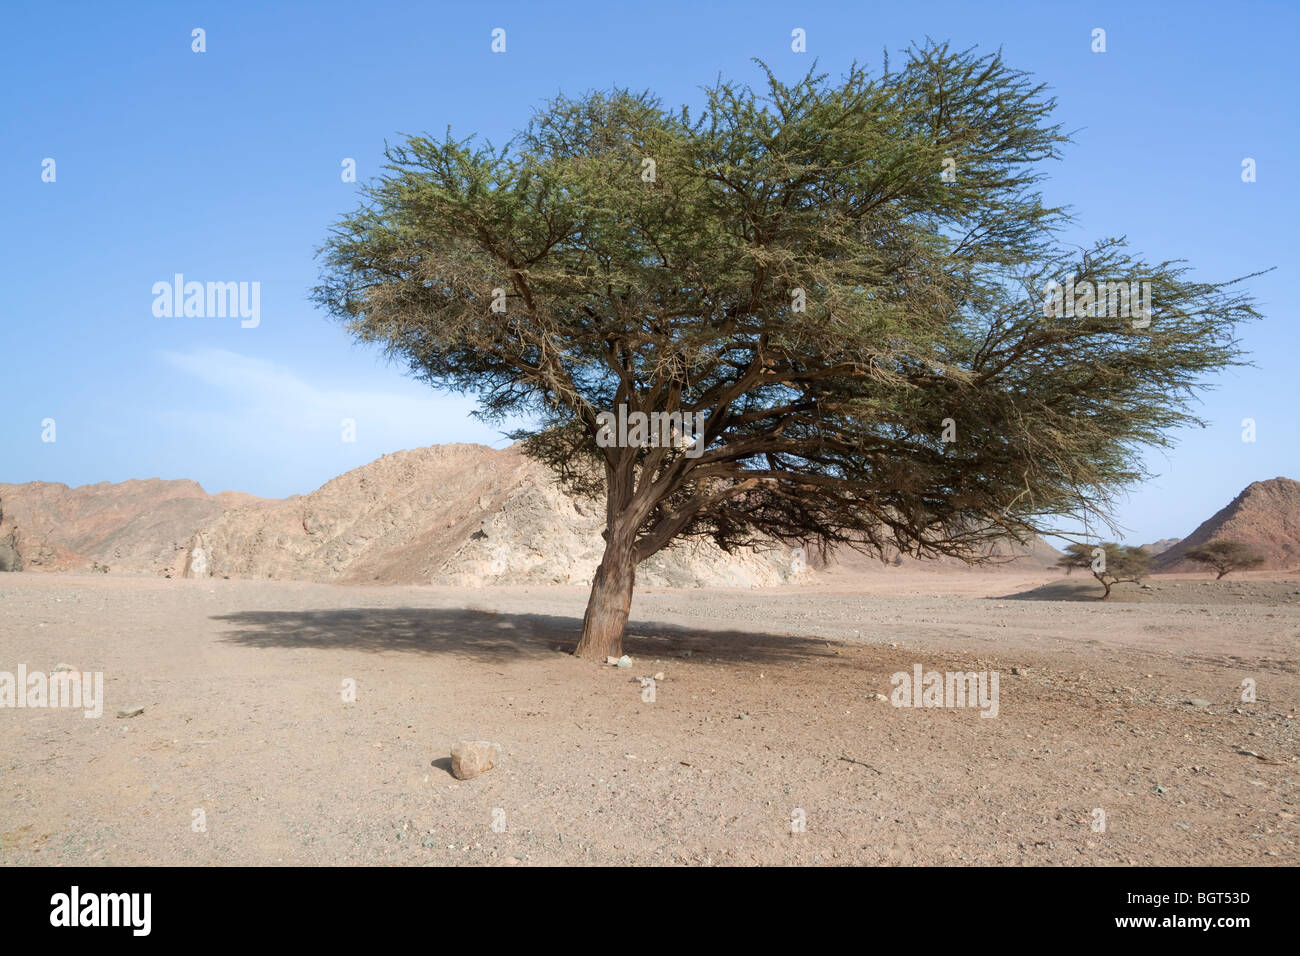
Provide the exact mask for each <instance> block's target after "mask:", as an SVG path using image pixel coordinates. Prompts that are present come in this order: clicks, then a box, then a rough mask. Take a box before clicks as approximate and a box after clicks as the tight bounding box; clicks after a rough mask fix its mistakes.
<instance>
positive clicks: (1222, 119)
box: [0, 0, 1300, 541]
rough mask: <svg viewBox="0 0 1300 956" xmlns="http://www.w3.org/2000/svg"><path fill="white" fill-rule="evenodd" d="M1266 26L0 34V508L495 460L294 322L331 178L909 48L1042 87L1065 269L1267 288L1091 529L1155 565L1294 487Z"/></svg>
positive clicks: (270, 491) (623, 16) (347, 200)
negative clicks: (626, 98) (0, 295)
mask: <svg viewBox="0 0 1300 956" xmlns="http://www.w3.org/2000/svg"><path fill="white" fill-rule="evenodd" d="M1297 26H1300V13H1298V12H1297V7H1296V5H1295V4H1294V3H1267V2H1253V3H1245V4H1233V5H1230V6H1229V5H1223V4H1208V3H1206V4H1200V3H1186V2H1169V3H1133V2H1127V3H1113V4H1112V3H1076V2H1054V3H1042V2H1038V3H1023V4H1021V3H998V4H992V3H990V4H981V3H972V2H960V3H924V2H918V0H888V2H880V3H867V2H855V3H842V4H835V3H826V4H817V3H808V4H805V3H755V4H739V3H735V4H724V3H716V4H710V3H698V2H696V3H688V2H682V3H678V2H667V0H665V2H656V3H653V4H648V3H644V4H643V3H638V4H616V3H612V2H609V0H606V2H602V3H574V4H561V3H555V4H537V3H495V4H493V3H475V4H468V3H466V4H434V3H421V4H417V3H383V2H366V3H353V2H349V3H311V4H306V3H303V4H285V3H279V4H275V3H253V2H247V3H244V2H228V3H207V4H203V3H195V4H186V3H166V4H162V3H159V4H147V3H127V4H111V5H110V4H99V3H94V4H92V3H86V4H66V3H65V4H60V3H8V4H6V5H5V7H4V9H3V11H2V12H0V131H2V134H0V142H2V143H3V149H0V188H2V189H3V197H2V198H3V209H4V212H5V219H6V222H5V228H4V230H3V235H4V237H5V238H4V243H5V249H4V256H3V259H2V260H0V261H3V263H4V270H5V280H6V281H5V283H4V288H5V293H6V295H5V303H4V308H3V313H0V315H2V316H3V318H2V319H0V321H2V322H3V335H2V336H0V342H2V343H3V368H4V370H5V395H4V400H3V402H0V481H10V482H23V481H33V480H44V481H60V482H65V483H67V484H69V485H79V484H85V483H89V482H97V481H121V480H124V479H127V478H148V477H162V478H193V479H195V480H197V481H199V482H200V483H202V484H203V486H204V487H205V488H207V489H208V490H209V491H218V490H223V489H227V488H232V489H237V490H241V491H248V492H252V493H255V494H260V495H267V496H277V497H278V496H283V495H288V494H295V493H305V492H308V491H311V490H312V489H314V488H316V487H318V486H319V485H321V484H322V483H324V482H325V481H327V480H329V479H330V478H332V477H334V476H335V475H338V474H340V473H342V472H343V471H346V470H348V469H350V468H354V467H357V466H358V465H361V464H364V463H365V462H367V461H370V460H372V459H374V458H376V457H378V456H379V455H382V454H384V453H387V452H392V451H397V450H399V449H403V448H410V447H415V446H419V445H427V444H433V443H437V442H449V441H480V442H484V443H487V444H492V445H495V446H497V447H501V446H504V445H505V444H507V442H506V441H505V440H504V439H502V438H501V436H500V435H499V434H498V433H497V431H496V430H495V429H492V428H488V427H486V426H483V425H480V424H479V423H477V422H475V421H473V420H471V419H469V418H468V417H467V413H468V411H469V410H470V408H471V407H472V404H471V402H470V400H468V399H465V398H461V397H447V396H439V395H436V394H434V393H432V392H431V391H430V390H429V389H427V388H426V387H425V386H422V385H420V384H418V383H415V382H412V381H410V380H409V379H407V378H406V377H404V375H403V373H402V371H401V369H399V368H397V367H394V366H391V365H388V364H387V363H385V362H384V360H383V359H382V357H381V356H380V355H379V354H378V353H377V352H375V351H374V350H372V349H367V348H363V347H360V346H357V345H354V344H353V343H352V341H351V340H350V339H349V337H348V336H347V335H346V333H345V332H344V331H343V330H342V329H341V328H339V327H338V326H337V325H335V324H333V323H332V322H330V321H328V320H326V319H325V318H324V317H323V316H322V315H321V314H319V313H318V312H317V311H316V310H315V309H314V308H313V306H312V305H311V304H310V303H309V302H308V301H307V293H308V290H309V289H310V287H311V286H312V285H313V284H314V283H315V282H316V279H317V265H316V262H315V260H314V258H313V254H314V250H315V249H316V248H317V247H318V246H319V245H320V243H321V242H322V240H323V239H324V237H325V235H326V232H327V230H328V228H329V226H330V224H331V223H333V222H334V221H335V220H336V219H337V218H338V216H339V215H340V214H342V213H343V212H345V211H347V210H349V209H350V208H352V206H353V205H354V203H355V199H356V193H355V190H356V186H355V185H353V184H349V183H345V182H343V181H342V180H341V176H340V172H341V163H342V161H343V159H344V158H348V157H351V158H353V159H355V160H356V164H357V172H358V177H359V178H360V179H362V180H364V179H366V178H368V177H369V176H372V175H374V174H376V173H377V172H378V167H379V163H380V161H381V155H382V150H383V146H384V142H385V140H386V139H388V140H395V139H397V138H399V137H400V136H401V135H402V134H406V133H420V132H426V131H427V132H431V133H435V134H439V133H441V131H442V130H443V129H444V128H445V127H446V126H447V125H450V126H451V127H452V129H453V130H454V131H455V132H457V133H458V134H461V133H464V134H468V133H478V134H482V135H483V136H486V137H489V138H492V139H494V140H495V141H498V142H500V141H503V140H505V139H506V138H507V137H508V136H509V135H510V133H511V132H512V131H513V130H515V129H516V128H517V127H518V126H520V125H521V124H522V123H524V122H526V120H527V118H528V116H529V114H530V111H531V109H532V108H533V107H534V106H535V105H537V104H538V103H540V102H541V101H542V100H544V99H546V98H548V97H551V96H553V95H555V94H556V93H558V92H561V91H563V92H566V93H571V94H576V93H581V92H583V91H585V90H588V89H593V88H608V87H610V86H612V85H621V86H629V87H633V88H649V89H652V90H654V91H655V92H656V93H658V94H659V95H660V96H662V97H663V99H664V100H665V102H667V103H668V104H673V105H675V104H678V103H683V102H684V103H690V104H696V103H698V102H699V101H700V87H701V86H702V85H705V84H707V83H710V82H712V81H713V80H714V79H715V78H716V77H717V76H718V75H719V74H722V75H723V76H726V77H729V78H735V79H741V80H757V79H758V71H757V67H756V66H755V65H754V64H753V63H752V62H751V58H752V57H760V58H762V59H764V60H766V61H767V62H768V63H769V64H770V65H771V66H772V67H773V69H774V70H775V71H776V72H777V73H778V74H779V75H781V76H783V77H785V78H793V77H795V76H797V75H801V74H802V73H803V72H805V71H806V70H807V69H808V67H809V65H810V63H811V60H812V59H813V58H814V57H816V58H817V59H818V60H819V63H820V66H821V67H822V68H823V69H825V70H828V71H830V72H832V73H838V72H840V71H841V70H842V68H844V67H845V66H847V65H848V63H849V62H850V61H852V60H853V59H855V58H856V59H859V60H862V61H865V62H867V63H868V64H870V65H872V66H875V65H878V63H879V59H880V51H881V49H882V48H885V47H887V48H889V49H890V50H892V51H897V50H899V49H901V48H902V47H905V46H906V45H907V44H908V43H909V42H912V41H921V40H923V39H924V38H925V37H927V36H929V37H933V38H935V39H946V40H950V41H952V43H953V44H954V45H955V46H958V47H964V46H968V45H978V46H979V47H981V48H983V49H986V50H992V49H996V48H998V47H1001V48H1002V49H1003V51H1004V53H1005V55H1006V57H1007V59H1008V61H1009V62H1010V63H1011V64H1012V65H1014V66H1016V67H1019V68H1021V69H1026V70H1029V71H1031V72H1033V73H1034V74H1036V75H1037V76H1038V77H1040V78H1041V79H1042V80H1043V81H1045V82H1047V83H1048V84H1050V85H1051V86H1052V88H1053V90H1054V92H1055V95H1056V96H1057V97H1058V99H1059V101H1060V105H1059V109H1058V113H1057V118H1058V119H1059V121H1060V122H1061V123H1062V124H1063V125H1064V126H1065V128H1066V129H1067V130H1069V131H1072V132H1073V133H1074V138H1075V143H1074V145H1072V146H1069V147H1067V149H1066V152H1065V158H1064V160H1063V161H1062V162H1059V163H1054V164H1052V166H1051V168H1050V179H1049V180H1048V181H1047V182H1046V183H1045V184H1044V187H1043V188H1044V192H1045V194H1046V197H1047V199H1048V200H1049V201H1050V202H1054V203H1058V204H1066V205H1069V206H1071V207H1072V208H1073V210H1074V213H1075V215H1076V217H1077V219H1078V228H1077V231H1076V232H1075V234H1074V235H1073V236H1072V237H1071V238H1074V239H1075V240H1076V241H1078V242H1080V243H1088V242H1090V241H1091V240H1093V239H1096V238H1100V237H1104V236H1110V235H1127V236H1128V237H1129V240H1130V242H1131V243H1132V245H1133V246H1134V248H1135V250H1136V251H1138V252H1140V253H1142V254H1144V255H1145V256H1147V257H1148V258H1152V259H1161V258H1186V259H1187V260H1189V261H1190V262H1191V264H1192V265H1193V266H1194V267H1195V268H1196V270H1197V272H1196V275H1198V276H1200V277H1204V278H1206V279H1224V278H1230V277H1235V276H1238V275H1242V274H1245V273H1248V272H1252V271H1255V270H1257V269H1260V268H1265V267H1269V266H1276V267H1277V269H1276V271H1274V272H1271V273H1270V274H1268V275H1267V276H1263V277H1261V278H1259V279H1256V280H1253V281H1252V282H1251V284H1250V286H1249V288H1250V289H1251V291H1252V292H1253V293H1254V294H1255V295H1256V297H1257V298H1258V300H1259V302H1260V303H1261V306H1262V311H1263V312H1264V314H1265V316H1266V318H1265V320H1264V321H1262V322H1258V323H1254V324H1253V325H1251V326H1249V327H1247V328H1245V329H1244V331H1243V341H1244V344H1245V346H1246V348H1247V350H1248V351H1250V352H1251V353H1252V356H1253V359H1254V361H1255V362H1256V365H1257V367H1255V368H1247V369H1238V370H1234V371H1232V372H1231V373H1229V374H1226V375H1224V376H1222V377H1221V378H1220V379H1218V380H1217V383H1216V384H1217V385H1218V388H1217V390H1216V391H1214V392H1212V393H1210V394H1209V395H1208V396H1207V397H1206V399H1205V402H1204V404H1203V406H1202V408H1201V414H1202V415H1203V417H1205V418H1206V419H1207V420H1208V421H1209V422H1210V425H1209V427H1208V428H1206V429H1204V430H1197V431H1188V432H1185V433H1181V434H1180V435H1179V436H1178V438H1179V445H1178V447H1177V448H1176V449H1175V450H1174V451H1172V452H1169V453H1157V454H1155V455H1153V457H1152V458H1151V467H1152V469H1153V470H1154V471H1155V472H1157V473H1158V477H1157V478H1156V479H1155V480H1153V481H1152V482H1150V483H1148V484H1146V485H1144V486H1142V487H1140V488H1136V489H1134V490H1133V491H1132V492H1131V494H1130V495H1129V496H1128V497H1127V498H1126V499H1125V501H1124V502H1123V504H1122V506H1121V508H1120V509H1119V511H1118V518H1119V520H1120V521H1121V523H1122V524H1123V525H1124V526H1125V527H1126V528H1127V529H1129V531H1130V534H1129V540H1130V541H1146V540H1152V539H1155V538H1160V537H1166V536H1182V535H1185V534H1187V533H1188V532H1190V531H1191V530H1192V529H1193V527H1195V525H1196V524H1197V523H1198V522H1199V521H1201V520H1202V519H1204V518H1206V517H1208V516H1209V515H1210V514H1211V513H1212V512H1214V511H1215V510H1217V509H1218V508H1220V507H1222V506H1223V505H1224V504H1225V503H1227V501H1228V500H1229V499H1230V498H1231V497H1232V496H1233V495H1235V494H1236V493H1237V492H1238V491H1240V490H1241V488H1242V487H1244V486H1245V485H1246V484H1248V483H1250V482H1251V481H1255V480H1259V479H1264V478H1271V477H1274V476H1277V475H1289V476H1291V477H1300V467H1297V465H1298V464H1300V425H1297V420H1296V416H1297V410H1298V409H1300V402H1297V396H1298V395H1300V388H1297V377H1298V375H1300V361H1298V360H1297V351H1298V350H1300V322H1298V321H1297V319H1298V318H1300V316H1297V309H1296V306H1295V300H1294V297H1293V295H1292V294H1291V290H1293V289H1295V288H1296V279H1297V275H1296V256H1295V252H1294V250H1295V248H1296V240H1295V237H1294V234H1293V228H1294V224H1295V223H1296V222H1297V220H1298V219H1300V216H1298V215H1297V213H1298V212H1300V210H1298V209H1297V195H1300V192H1298V191H1300V170H1298V169H1297V158H1298V157H1300V135H1298V134H1297V122H1296V108H1295V98H1296V91H1297V84H1296V82H1295V79H1294V75H1295V74H1294V69H1295V58H1296V56H1297V50H1300V46H1297V39H1300V37H1298V34H1300V30H1297ZM497 27H501V28H503V29H505V30H506V52H505V53H504V54H495V53H493V52H492V51H491V49H490V45H491V32H492V30H493V29H494V28H497ZM796 27H799V28H802V29H804V30H805V31H806V33H807V43H808V52H807V53H806V54H797V53H793V52H792V51H791V49H790V34H791V30H793V29H794V28H796ZM1097 27H1100V28H1103V29H1105V30H1106V45H1107V51H1106V52H1105V53H1093V52H1092V50H1091V44H1092V31H1093V29H1094V28H1097ZM194 28H202V29H203V30H205V31H206V46H207V50H206V52H204V53H195V52H192V50H191V43H192V39H191V31H192V30H193V29H194ZM1245 157H1252V158H1254V159H1255V160H1256V163H1257V181H1256V182H1253V183H1243V182H1242V180H1241V163H1242V160H1243V158H1245ZM46 158H52V159H54V160H55V164H56V165H55V181H54V182H43V181H42V171H43V165H42V164H43V160H44V159H46ZM176 273H182V274H184V275H185V276H186V278H187V280H198V281H204V282H206V281H249V282H251V281H256V282H260V283H261V304H260V324H259V325H258V326H257V327H256V328H242V327H241V322H240V320H239V319H238V318H159V317H156V316H155V315H154V314H153V309H152V305H153V301H154V295H153V292H152V288H153V285H154V283H156V282H159V281H167V282H170V281H171V279H172V276H173V275H174V274H176ZM345 418H349V419H353V420H355V423H356V424H355V437H356V440H355V441H354V442H345V441H343V440H342V426H341V422H342V420H343V419H345ZM1244 418H1253V419H1254V420H1255V422H1256V429H1257V437H1256V441H1255V442H1253V443H1246V442H1243V441H1242V424H1241V423H1242V419H1244ZM45 419H53V420H54V422H55V429H56V432H55V438H56V440H55V441H53V442H47V441H42V433H43V425H42V422H43V421H44V420H45Z"/></svg>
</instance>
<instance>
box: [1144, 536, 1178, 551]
mask: <svg viewBox="0 0 1300 956" xmlns="http://www.w3.org/2000/svg"><path fill="white" fill-rule="evenodd" d="M1181 540H1183V539H1182V538H1161V539H1160V540H1159V541H1152V542H1151V543H1150V544H1144V545H1142V547H1143V548H1145V549H1146V550H1147V553H1149V554H1152V555H1157V554H1164V553H1165V552H1166V551H1168V550H1169V549H1170V548H1172V547H1173V546H1174V545H1176V544H1177V543H1178V542H1179V541H1181Z"/></svg>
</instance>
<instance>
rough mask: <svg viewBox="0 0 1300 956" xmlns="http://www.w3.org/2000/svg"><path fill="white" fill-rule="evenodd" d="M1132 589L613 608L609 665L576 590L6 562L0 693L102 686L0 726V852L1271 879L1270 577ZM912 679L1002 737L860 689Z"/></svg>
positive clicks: (984, 583)
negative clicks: (1184, 869)
mask: <svg viewBox="0 0 1300 956" xmlns="http://www.w3.org/2000/svg"><path fill="white" fill-rule="evenodd" d="M1234 577H1235V576H1234ZM1151 583H1152V588H1153V589H1152V590H1150V591H1142V590H1140V589H1137V588H1135V587H1134V586H1132V585H1125V586H1122V587H1121V588H1119V589H1117V591H1116V597H1115V599H1114V600H1112V601H1108V602H1105V603H1102V602H1100V601H1097V600H1095V594H1096V593H1098V589H1096V588H1095V587H1093V586H1090V585H1089V583H1088V582H1087V581H1086V580H1084V579H1082V578H1079V577H1078V576H1075V577H1072V578H1061V577H1060V576H1059V575H1056V574H1052V573H1040V574H1038V575H1017V574H1014V573H1010V572H1004V573H998V574H981V573H969V572H967V573H954V574H933V573H930V574H927V573H918V572H906V573H904V572H899V573H895V574H879V575H875V576H872V577H870V578H869V579H868V578H862V579H860V580H854V581H849V580H847V579H845V580H840V581H836V580H830V581H827V582H825V583H823V584H821V585H818V586H817V587H815V588H787V589H782V590H777V591H766V590H765V591H762V592H757V591H754V592H741V591H725V590H709V591H658V592H643V593H641V594H639V595H638V598H637V601H636V604H635V606H634V609H633V623H632V625H631V627H630V635H631V636H630V637H629V640H628V642H627V651H628V653H629V654H630V655H631V656H632V657H633V658H634V659H635V666H634V667H632V668H631V669H622V668H615V667H609V666H603V665H597V664H591V663H586V662H582V661H578V660H576V659H574V658H572V657H571V656H570V655H568V654H567V653H565V651H566V650H567V649H569V648H571V647H572V644H573V642H574V640H575V639H576V636H577V630H578V627H579V623H580V618H581V614H582V608H583V604H584V601H585V597H586V594H585V591H584V590H583V589H580V588H541V587H532V588H488V589H483V590H479V591H464V590H457V589H451V588H432V587H386V588H349V587H342V586H332V585H317V584H295V583H283V582H271V581H265V582H263V581H238V580H203V581H190V580H162V579H143V578H142V579H123V578H114V577H111V576H108V577H106V576H103V575H96V576H65V575H42V574H7V575H0V671H10V672H13V671H15V670H16V669H17V666H18V664H19V663H24V664H26V666H27V667H28V668H29V669H30V670H37V669H40V670H45V671H48V670H51V669H53V668H54V667H55V666H56V664H58V663H60V662H66V663H69V664H71V665H73V666H74V667H77V668H80V669H81V670H82V671H87V672H93V671H102V672H103V674H104V690H105V697H106V703H105V705H104V715H103V716H102V717H101V718H99V719H86V718H84V717H83V716H82V714H81V712H80V711H72V710H64V709H48V708H47V709H13V710H11V709H7V708H6V709H3V710H0V862H3V863H6V864H10V865H14V864H87V863H89V864H146V863H157V864H219V865H220V864H240V863H252V864H275V863H285V864H289V863H302V864H345V863H346V864H358V863H378V864H435V865H438V864H489V865H516V864H523V865H530V864H559V863H578V864H586V863H593V864H710V863H712V864H754V863H763V864H794V863H798V864H960V863H989V864H1030V865H1062V864H1063V865H1071V864H1119V865H1124V864H1143V865H1146V864H1190V863H1208V864H1238V865H1256V864H1265V865H1273V864H1286V865H1295V864H1296V863H1297V862H1300V851H1298V850H1297V839H1296V838H1297V833H1298V832H1300V828H1298V827H1297V819H1296V814H1297V813H1300V808H1297V805H1296V804H1297V802H1300V801H1298V800H1297V778H1298V777H1300V761H1298V760H1297V754H1298V748H1297V722H1296V718H1295V708H1296V706H1297V704H1298V703H1300V664H1298V663H1297V660H1298V659H1300V654H1298V653H1297V644H1298V643H1300V581H1297V580H1296V579H1294V578H1287V577H1285V576H1282V575H1254V576H1252V575H1245V576H1242V577H1240V578H1239V579H1238V580H1235V581H1234V580H1233V579H1231V578H1230V579H1227V580H1225V581H1223V582H1218V583H1217V585H1212V586H1211V585H1208V582H1207V579H1206V578H1205V576H1204V575H1201V576H1188V577H1186V578H1182V579H1174V578H1167V577H1160V578H1153V579H1152V581H1151ZM1035 589H1037V590H1035ZM918 663H919V664H921V665H923V667H924V668H925V669H926V670H931V669H934V670H939V671H949V670H962V671H966V670H975V671H980V670H989V671H997V672H999V675H1000V702H999V713H998V716H997V717H996V718H995V719H987V718H983V717H980V716H979V713H978V711H976V710H970V709H947V708H928V709H906V708H895V707H893V706H890V704H889V703H885V702H881V701H879V700H877V699H876V696H875V695H876V694H889V693H890V691H891V690H892V688H891V686H890V680H889V678H890V675H891V674H892V673H894V672H897V671H907V672H910V671H911V670H912V667H913V665H914V664H918ZM1013 668H1014V669H1015V671H1014V672H1013ZM657 671H662V672H664V674H665V679H664V680H663V681H661V682H659V683H658V684H657V685H656V687H655V699H654V700H653V701H652V702H651V701H645V700H643V699H642V685H641V683H640V682H639V680H638V678H639V677H641V676H650V675H652V674H654V673H655V672H657ZM1247 678H1250V679H1253V680H1254V681H1256V683H1257V687H1258V700H1257V701H1256V702H1253V703H1246V702H1243V701H1242V700H1241V686H1242V681H1243V680H1244V679H1247ZM349 679H350V680H354V681H355V682H356V687H357V700H356V701H355V702H354V703H346V702H344V701H343V699H342V695H341V693H340V690H341V686H342V683H343V681H345V680H349ZM1194 698H1204V699H1205V700H1208V701H1209V702H1210V703H1209V706H1196V705H1193V704H1190V703H1188V701H1189V700H1191V699H1194ZM134 707H143V708H144V713H143V714H141V715H140V716H137V717H133V718H118V717H117V716H116V714H117V712H118V711H119V710H124V709H131V708H134ZM460 738H471V739H489V740H495V741H498V742H500V743H501V744H502V748H503V751H504V758H503V761H502V765H501V766H500V767H498V768H497V769H495V770H492V771H490V772H488V773H487V774H485V775H483V776H481V777H479V778H476V779H474V780H470V781H465V782H460V781H457V780H455V779H454V778H453V777H452V776H451V775H450V772H449V766H450V761H449V759H448V755H449V753H450V748H451V745H452V743H453V742H454V741H456V740H457V739H460ZM1095 809H1101V810H1104V811H1105V819H1106V829H1105V832H1094V830H1093V829H1092V827H1091V824H1092V822H1093V820H1094V819H1095V817H1094V810H1095ZM195 810H202V811H203V815H204V822H205V828H204V832H196V831H195V828H194V826H193V821H194V819H195V817H194V811H195ZM796 811H803V817H804V819H806V827H807V829H806V832H801V833H796V832H792V826H791V821H792V819H793V818H795V817H797V816H798V814H797V813H796ZM494 822H495V823H496V826H497V829H496V830H494V829H493V824H494ZM503 824H504V829H503V830H501V827H502V825H503ZM497 830H501V832H497Z"/></svg>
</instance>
